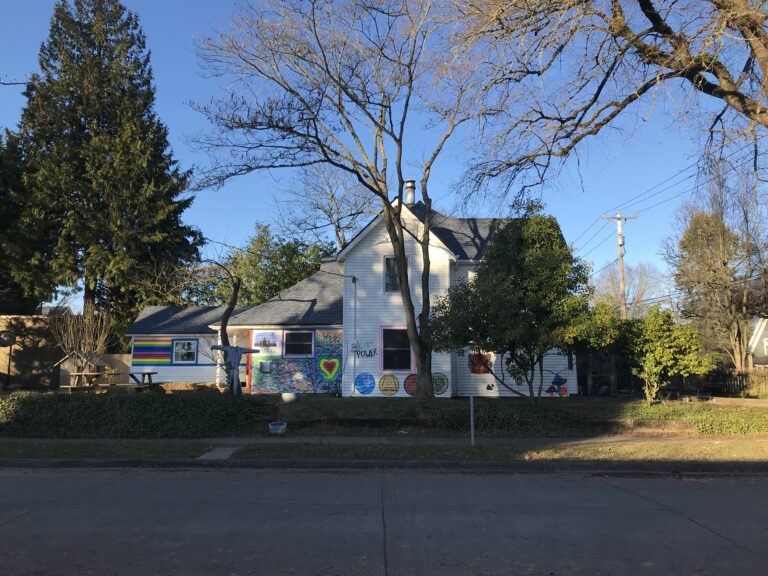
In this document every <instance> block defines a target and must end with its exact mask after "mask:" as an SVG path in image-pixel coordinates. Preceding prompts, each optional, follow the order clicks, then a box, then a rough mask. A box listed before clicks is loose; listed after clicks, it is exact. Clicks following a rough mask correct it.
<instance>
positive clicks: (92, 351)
mask: <svg viewBox="0 0 768 576" xmlns="http://www.w3.org/2000/svg"><path fill="white" fill-rule="evenodd" d="M111 330H112V319H111V318H110V316H109V314H108V313H106V312H104V311H103V310H97V309H96V308H95V307H93V306H86V307H85V308H84V309H83V312H82V314H64V315H63V316H59V317H56V318H52V319H51V334H53V338H54V340H56V343H57V344H58V345H59V346H60V347H61V349H62V350H63V351H64V354H66V355H73V354H76V353H79V354H82V355H83V356H86V357H90V356H97V355H99V354H104V353H105V352H106V351H107V345H108V344H109V339H110V335H111Z"/></svg>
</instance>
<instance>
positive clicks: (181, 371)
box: [131, 334, 217, 383]
mask: <svg viewBox="0 0 768 576" xmlns="http://www.w3.org/2000/svg"><path fill="white" fill-rule="evenodd" d="M138 338H146V339H151V338H171V339H173V340H187V339H195V340H197V341H198V345H197V362H196V363H195V364H166V365H146V364H142V365H134V364H132V365H131V372H157V374H155V375H153V376H152V380H153V382H197V383H212V382H216V371H217V368H216V365H215V360H214V354H217V352H214V351H212V350H211V345H212V344H214V343H215V342H216V336H215V335H212V334H167V335H162V336H161V335H157V334H152V335H147V336H134V340H136V339H138Z"/></svg>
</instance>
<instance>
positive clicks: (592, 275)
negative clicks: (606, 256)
mask: <svg viewBox="0 0 768 576" xmlns="http://www.w3.org/2000/svg"><path fill="white" fill-rule="evenodd" d="M618 261H619V259H618V258H616V259H615V260H614V261H613V262H609V263H608V264H606V265H605V266H603V267H602V268H599V269H598V270H595V271H594V272H592V274H590V278H594V277H595V276H597V275H598V274H600V272H602V271H603V270H605V269H606V268H610V267H611V266H613V265H614V264H616V262H618Z"/></svg>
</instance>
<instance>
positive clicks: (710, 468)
mask: <svg viewBox="0 0 768 576" xmlns="http://www.w3.org/2000/svg"><path fill="white" fill-rule="evenodd" d="M11 468H15V469H20V468H26V469H55V468H61V469H82V468H101V469H105V468H142V469H160V470H162V469H168V470H181V469H198V470H199V469H203V470H206V469H207V470H227V469H251V470H319V471H322V470H329V471H330V470H397V469H403V470H431V471H447V472H481V473H482V472H486V473H513V474H541V473H558V472H579V473H582V474H590V475H610V476H617V475H627V476H768V462H756V463H737V464H729V465H728V466H724V465H722V464H719V463H705V462H701V463H686V464H685V465H681V463H680V462H671V463H665V462H647V463H625V462H589V461H587V462H568V461H561V462H493V461H453V460H451V461H448V460H432V461H418V460H274V459H273V460H259V459H230V460H200V459H171V460H161V459H153V460H146V459H118V458H114V459H96V458H40V459H32V458H30V459H21V458H13V459H12V458H6V459H0V469H11Z"/></svg>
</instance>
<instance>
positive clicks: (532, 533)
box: [0, 469, 768, 576]
mask: <svg viewBox="0 0 768 576" xmlns="http://www.w3.org/2000/svg"><path fill="white" fill-rule="evenodd" d="M0 574H2V575H3V576H12V575H13V576H15V575H20V574H29V575H32V574H34V575H81V574H94V575H98V576H106V575H110V574H140V575H153V576H154V575H177V574H178V575H184V576H186V575H197V574H200V575H202V574H205V575H211V576H218V575H227V576H234V575H243V574H259V575H289V574H297V575H312V574H329V575H337V574H349V575H368V574H371V575H386V576H389V575H392V576H394V575H431V574H441V575H442V574H446V575H452V574H462V575H463V574H478V575H496V574H499V575H501V574H504V575H507V574H509V575H512V574H514V575H518V574H520V575H569V576H570V575H577V574H606V575H625V574H648V575H661V574H674V575H675V576H683V575H689V574H690V575H702V574H712V575H718V576H722V575H728V574H736V575H739V576H748V575H752V574H754V575H761V576H762V575H765V574H768V478H766V477H754V478H698V479H678V478H670V477H664V478H647V477H639V478H627V477H594V476H589V475H586V474H581V473H569V474H461V473H455V472H446V473H439V472H421V471H414V470H407V471H406V470H403V471H398V470H394V471H393V470H386V471H376V470H371V471H355V472H339V471H333V472H318V471H263V470H247V469H246V470H244V469H240V470H210V471H208V470H173V471H170V470H149V469H128V470H88V469H86V470H10V469H6V470H0Z"/></svg>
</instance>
